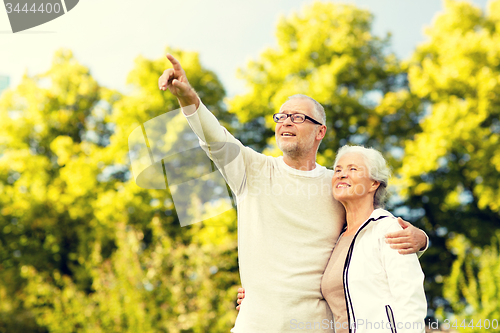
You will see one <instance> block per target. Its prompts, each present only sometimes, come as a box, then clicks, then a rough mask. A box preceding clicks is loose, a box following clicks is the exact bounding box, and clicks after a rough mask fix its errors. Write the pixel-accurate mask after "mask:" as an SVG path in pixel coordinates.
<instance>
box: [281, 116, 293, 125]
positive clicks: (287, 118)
mask: <svg viewBox="0 0 500 333" xmlns="http://www.w3.org/2000/svg"><path fill="white" fill-rule="evenodd" d="M292 123H293V121H292V117H290V116H288V117H286V119H285V121H284V122H283V125H287V126H290V125H291V124H292Z"/></svg>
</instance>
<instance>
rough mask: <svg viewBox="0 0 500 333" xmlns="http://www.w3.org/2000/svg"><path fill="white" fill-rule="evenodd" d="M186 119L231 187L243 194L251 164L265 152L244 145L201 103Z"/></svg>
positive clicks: (237, 192)
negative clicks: (258, 151)
mask: <svg viewBox="0 0 500 333" xmlns="http://www.w3.org/2000/svg"><path fill="white" fill-rule="evenodd" d="M186 119H187V121H188V123H189V126H190V127H191V129H192V130H193V131H194V133H195V134H196V135H197V136H198V138H199V140H200V145H201V148H202V149H203V150H204V151H205V153H206V154H207V155H208V157H209V158H210V159H211V160H212V161H213V162H214V163H215V165H216V166H217V168H218V169H219V171H220V172H221V173H222V176H223V177H224V179H225V180H226V182H227V183H228V185H229V187H230V188H231V190H232V191H233V192H234V193H235V194H236V195H237V196H238V195H241V194H242V193H243V192H244V190H245V188H246V181H247V174H248V172H250V171H251V170H250V167H251V166H254V165H255V162H258V161H259V160H262V159H263V157H264V155H262V154H259V153H257V152H255V151H254V150H252V149H251V148H248V147H245V146H243V144H242V143H241V142H240V141H239V140H237V139H236V138H235V137H234V136H233V135H232V134H231V133H229V132H228V131H227V130H226V129H225V128H224V127H223V126H221V125H220V124H219V121H218V120H217V118H216V117H215V116H214V115H213V114H212V112H210V111H209V110H208V109H207V108H206V107H205V105H203V103H201V102H200V106H199V107H198V109H197V110H196V112H194V113H192V114H190V115H188V116H186Z"/></svg>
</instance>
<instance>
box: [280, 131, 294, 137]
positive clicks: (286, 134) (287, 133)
mask: <svg viewBox="0 0 500 333" xmlns="http://www.w3.org/2000/svg"><path fill="white" fill-rule="evenodd" d="M281 136H295V134H293V133H290V132H283V133H281Z"/></svg>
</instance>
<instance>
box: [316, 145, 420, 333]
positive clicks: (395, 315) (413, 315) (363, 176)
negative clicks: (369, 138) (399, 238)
mask: <svg viewBox="0 0 500 333" xmlns="http://www.w3.org/2000/svg"><path fill="white" fill-rule="evenodd" d="M334 166H335V169H334V171H335V176H334V177H333V179H332V185H333V196H334V197H335V199H337V200H338V201H340V202H341V203H342V204H343V205H344V207H345V210H346V220H347V226H346V227H345V229H344V231H343V233H342V234H341V235H340V237H339V239H338V241H337V244H336V245H335V248H334V250H333V252H332V255H331V257H330V261H329V262H328V265H327V267H326V270H325V273H324V275H323V279H322V282H321V289H322V293H323V296H324V297H325V299H326V301H327V302H328V305H329V306H330V309H331V310H332V312H333V315H334V318H335V329H336V332H337V333H339V332H356V333H362V332H424V331H425V329H424V328H425V327H424V318H425V316H426V312H427V311H426V308H427V303H426V299H425V294H424V288H423V279H424V274H423V273H422V269H421V268H420V264H419V261H418V258H417V255H416V254H409V255H400V254H398V253H397V252H396V251H394V250H392V249H390V247H389V245H388V244H386V242H385V241H384V235H385V234H386V233H387V232H391V231H395V230H398V229H401V227H400V225H399V223H398V222H397V220H396V218H394V216H393V215H392V214H391V213H389V212H388V211H386V210H384V209H383V207H384V199H385V197H386V192H387V191H386V189H387V184H388V179H389V174H390V172H389V168H388V167H387V164H386V161H385V159H384V158H383V157H382V154H380V153H379V152H378V151H376V150H374V149H371V148H364V147H360V146H344V147H342V148H340V149H339V151H338V153H337V157H336V160H335V164H334Z"/></svg>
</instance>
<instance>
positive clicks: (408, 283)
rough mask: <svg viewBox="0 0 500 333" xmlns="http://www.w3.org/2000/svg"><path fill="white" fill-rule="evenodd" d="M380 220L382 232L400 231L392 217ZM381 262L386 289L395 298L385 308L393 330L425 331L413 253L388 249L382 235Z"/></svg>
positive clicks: (420, 280) (424, 306) (418, 270)
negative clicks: (382, 226) (391, 318)
mask: <svg viewBox="0 0 500 333" xmlns="http://www.w3.org/2000/svg"><path fill="white" fill-rule="evenodd" d="M388 219H392V220H393V221H387V223H384V224H385V225H387V226H388V228H387V229H386V230H385V232H393V231H397V230H401V226H399V224H398V223H397V222H396V219H394V218H391V217H389V218H388ZM379 246H380V250H381V251H380V253H381V260H382V265H383V267H384V269H385V272H386V275H387V280H388V284H389V289H390V292H391V294H392V298H393V299H394V300H395V303H394V305H393V306H392V305H391V308H390V309H388V308H386V311H387V314H388V316H391V315H392V316H393V318H394V323H395V326H396V331H397V332H407V333H410V332H412V333H416V332H419V333H420V332H422V333H423V332H424V331H425V323H424V319H425V316H426V315H427V301H426V299H425V293H424V286H423V282H424V273H423V272H422V268H421V267H420V263H419V261H418V257H417V255H416V254H408V255H402V254H399V253H398V251H394V250H393V249H391V248H390V246H389V244H386V243H385V241H384V238H383V237H380V239H379Z"/></svg>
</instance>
